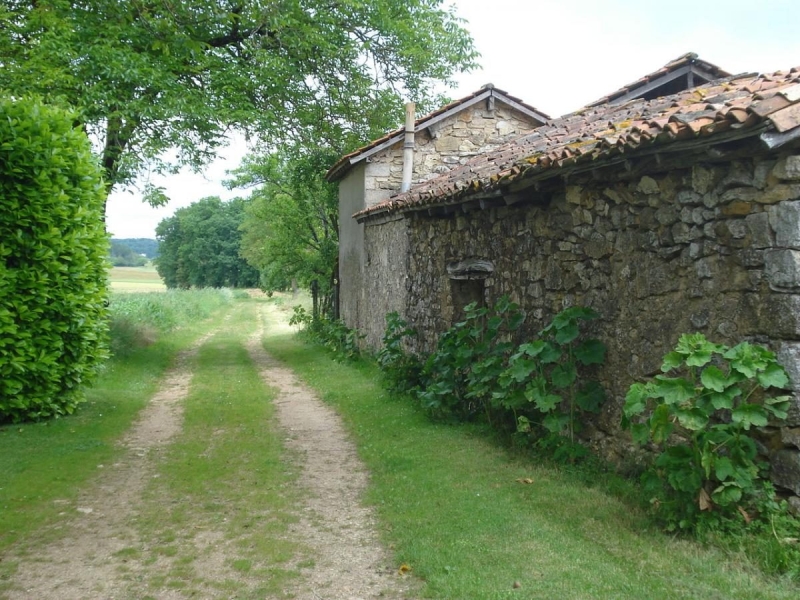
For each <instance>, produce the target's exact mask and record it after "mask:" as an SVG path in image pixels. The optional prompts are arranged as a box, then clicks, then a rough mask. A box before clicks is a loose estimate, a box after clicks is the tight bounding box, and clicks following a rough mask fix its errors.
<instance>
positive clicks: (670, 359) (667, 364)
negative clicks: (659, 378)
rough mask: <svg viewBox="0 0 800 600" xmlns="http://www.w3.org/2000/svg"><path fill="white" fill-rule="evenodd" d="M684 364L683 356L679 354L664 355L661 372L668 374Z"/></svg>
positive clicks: (669, 353)
mask: <svg viewBox="0 0 800 600" xmlns="http://www.w3.org/2000/svg"><path fill="white" fill-rule="evenodd" d="M682 364H683V354H680V353H679V352H668V353H667V354H665V355H664V362H663V364H662V365H661V372H662V373H667V372H668V371H671V370H672V369H676V368H678V367H680V366H681V365H682Z"/></svg>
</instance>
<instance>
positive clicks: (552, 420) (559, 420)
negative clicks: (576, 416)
mask: <svg viewBox="0 0 800 600" xmlns="http://www.w3.org/2000/svg"><path fill="white" fill-rule="evenodd" d="M568 423H569V417H568V416H567V415H562V414H558V413H550V414H549V415H547V416H546V417H545V418H544V419H543V420H542V425H543V426H544V428H545V429H547V430H548V431H549V432H551V433H561V432H562V431H564V429H566V427H567V424H568Z"/></svg>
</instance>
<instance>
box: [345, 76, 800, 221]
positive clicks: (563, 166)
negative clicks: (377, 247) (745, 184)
mask: <svg viewBox="0 0 800 600" xmlns="http://www.w3.org/2000/svg"><path fill="white" fill-rule="evenodd" d="M765 83H767V84H769V86H770V92H771V96H770V97H769V98H766V99H759V93H760V92H761V91H762V90H763V89H764V84H765ZM798 84H800V70H798V69H797V68H795V69H792V70H791V71H789V72H788V73H787V72H781V71H779V72H777V73H774V74H772V75H766V76H765V75H760V76H754V75H745V76H736V77H731V78H729V79H728V80H726V81H724V82H720V83H719V84H715V86H714V88H713V89H715V90H716V88H719V90H724V91H725V92H724V93H725V94H726V99H725V100H724V102H707V101H706V102H697V101H696V100H697V90H696V89H695V90H686V91H684V92H680V93H678V94H674V95H672V96H668V97H665V98H657V99H655V100H652V101H645V100H635V101H631V102H628V103H625V104H618V105H601V106H596V107H593V108H587V109H584V110H583V111H581V112H580V113H573V114H571V115H566V116H565V117H563V118H561V119H555V120H552V121H549V122H548V123H547V125H544V126H542V127H540V128H539V129H536V130H535V131H533V132H532V133H529V134H527V135H524V136H521V137H519V138H517V139H515V140H512V141H510V142H508V143H506V144H505V145H503V146H501V147H499V148H497V149H496V150H494V151H491V152H488V153H485V154H482V155H480V156H476V157H475V158H474V159H473V160H472V161H470V162H469V163H467V164H466V165H463V166H458V167H456V168H455V169H453V170H451V171H449V172H447V173H444V174H442V175H439V176H438V177H436V178H434V179H431V180H429V181H428V182H426V183H423V184H420V185H417V186H415V187H413V188H411V190H410V191H408V192H406V193H405V194H400V195H397V196H394V197H392V198H390V199H389V200H386V201H385V202H382V203H380V204H377V205H375V206H373V207H370V208H368V209H366V210H362V211H360V212H359V213H357V214H356V215H355V216H357V217H360V216H366V215H370V214H383V213H391V212H405V211H408V210H415V209H420V208H424V207H428V206H432V205H441V204H450V203H458V202H459V201H460V200H461V199H462V198H466V197H467V196H468V195H469V194H472V193H475V192H481V193H486V192H490V191H501V190H500V188H502V186H503V185H508V184H509V183H510V182H512V181H516V180H521V179H523V178H534V177H535V178H536V179H545V178H548V177H553V176H557V175H559V174H565V173H566V172H567V169H568V167H569V166H570V165H576V164H578V165H580V164H583V163H586V162H587V161H595V164H597V163H598V162H600V161H603V160H605V159H610V158H613V157H614V156H616V155H619V154H621V153H631V154H635V153H636V152H637V150H638V149H640V148H643V147H644V148H650V147H653V146H664V147H665V148H667V147H668V146H670V145H673V144H681V143H682V141H683V140H688V141H691V140H695V139H697V138H699V137H707V138H713V137H714V136H718V135H720V134H722V133H724V132H729V133H734V132H736V134H737V135H739V136H742V137H746V136H748V135H758V134H761V133H763V132H765V131H779V132H786V131H789V130H793V129H798V128H800V85H798ZM724 139H728V138H727V137H726V138H724ZM679 147H680V146H672V149H674V150H677V149H678V148H679Z"/></svg>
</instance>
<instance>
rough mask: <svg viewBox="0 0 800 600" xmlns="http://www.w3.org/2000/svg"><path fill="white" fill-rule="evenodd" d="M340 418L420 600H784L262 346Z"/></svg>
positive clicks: (572, 482) (599, 496) (605, 501)
mask: <svg viewBox="0 0 800 600" xmlns="http://www.w3.org/2000/svg"><path fill="white" fill-rule="evenodd" d="M265 344H266V347H267V349H268V350H269V352H271V353H272V354H273V355H274V356H276V357H278V358H279V359H281V360H283V361H284V362H286V363H287V364H288V365H289V366H290V367H291V368H293V369H295V370H296V371H297V372H298V374H299V375H300V376H301V377H302V378H303V379H305V380H306V381H307V382H308V383H309V385H311V386H312V387H313V388H315V389H316V390H318V391H319V392H320V394H321V395H322V396H323V397H324V399H325V400H326V401H327V402H329V403H330V404H331V405H332V406H334V407H335V408H336V409H337V411H338V412H339V413H340V414H341V415H342V416H343V418H344V420H345V422H346V423H347V425H348V427H349V429H350V431H351V432H352V434H353V437H354V439H355V441H356V443H357V445H358V448H359V453H360V455H361V457H362V459H363V460H364V461H365V462H366V464H367V466H368V467H369V469H370V471H371V473H372V478H371V487H370V491H369V501H370V502H371V503H372V504H373V505H374V506H375V507H376V509H377V512H378V515H379V518H380V522H381V524H382V527H383V535H384V540H385V541H386V543H387V544H389V545H390V546H391V547H392V548H394V549H395V552H396V555H397V562H398V563H407V564H408V565H410V566H411V569H412V572H413V573H414V574H415V575H416V576H418V577H420V578H421V579H423V580H424V581H425V583H426V588H425V594H424V596H425V597H426V598H436V599H439V600H447V599H452V600H456V599H458V600H468V599H475V600H494V599H503V598H526V599H533V598H554V597H560V598H571V599H581V598H586V599H589V598H617V599H622V598H631V599H640V598H663V599H673V598H675V599H678V598H681V599H683V598H685V599H689V598H692V599H694V598H718V599H723V598H741V599H753V600H756V599H759V600H760V599H764V598H787V599H788V598H796V596H797V588H796V585H795V584H794V583H793V582H792V581H790V580H789V579H779V578H770V577H767V576H765V575H764V574H763V573H762V572H761V571H759V569H757V568H756V567H755V566H753V565H752V564H751V563H750V562H748V560H747V559H746V558H745V557H743V556H741V555H739V554H733V553H725V552H723V551H721V550H715V549H709V548H704V547H702V546H700V545H699V544H696V543H693V542H690V541H686V540H681V539H674V538H669V537H666V536H664V535H663V534H661V533H660V532H659V531H657V530H656V529H654V528H653V527H652V526H651V524H650V521H649V520H648V519H647V518H646V516H645V515H644V514H643V513H642V512H640V511H638V510H636V509H632V508H631V506H630V505H628V504H626V503H623V502H622V501H621V500H619V499H618V498H616V497H614V496H612V495H611V494H609V493H606V492H605V491H604V490H603V489H601V488H599V487H596V488H590V487H587V486H586V485H585V484H584V483H583V482H582V481H581V478H580V477H576V476H575V475H574V474H572V473H570V472H566V471H564V470H560V469H558V468H557V467H553V466H548V465H545V464H541V463H538V464H537V463H534V462H533V461H531V460H528V459H523V458H520V457H519V456H514V455H512V454H510V453H509V452H507V451H506V450H504V449H502V448H499V447H498V446H497V445H494V444H492V443H491V442H490V441H488V440H487V439H486V436H485V432H484V431H483V430H479V429H477V428H476V427H475V426H470V425H462V426H452V425H445V424H437V423H432V422H430V421H429V420H428V419H427V418H426V417H425V415H424V414H423V413H422V412H421V410H420V409H418V408H416V407H415V406H414V405H412V404H411V403H410V402H405V401H402V400H397V399H391V398H389V396H388V395H387V394H386V393H385V392H384V391H383V390H382V389H381V387H380V385H379V381H380V374H379V372H378V369H377V367H376V366H374V365H372V364H367V363H355V364H343V363H337V362H335V361H333V360H331V359H330V358H329V357H328V356H327V355H326V354H325V353H324V352H321V351H320V350H319V349H318V348H314V347H309V346H306V345H304V344H302V343H301V342H300V341H298V340H297V339H296V338H293V337H290V336H286V335H283V336H273V337H268V338H267V339H266V340H265Z"/></svg>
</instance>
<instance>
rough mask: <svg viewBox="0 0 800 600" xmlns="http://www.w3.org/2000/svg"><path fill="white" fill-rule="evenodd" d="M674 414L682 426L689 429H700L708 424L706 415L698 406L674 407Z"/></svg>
mask: <svg viewBox="0 0 800 600" xmlns="http://www.w3.org/2000/svg"><path fill="white" fill-rule="evenodd" d="M675 416H676V417H677V418H678V422H679V423H680V424H681V426H682V427H685V428H686V429H689V430H690V431H700V430H701V429H703V428H704V427H705V426H706V425H707V424H708V415H707V414H706V413H704V412H703V411H702V410H700V409H698V408H695V407H693V408H688V409H686V408H680V407H676V408H675Z"/></svg>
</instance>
